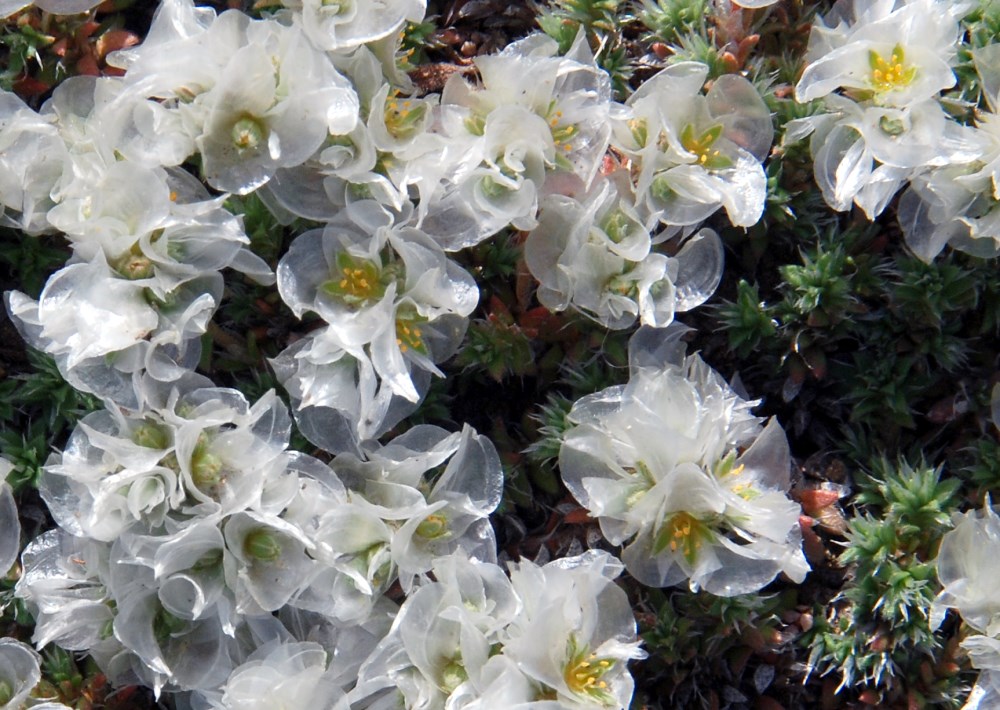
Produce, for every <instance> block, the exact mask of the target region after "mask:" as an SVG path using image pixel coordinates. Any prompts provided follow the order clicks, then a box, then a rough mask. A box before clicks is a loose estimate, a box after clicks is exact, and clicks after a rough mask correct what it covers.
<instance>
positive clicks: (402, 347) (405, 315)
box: [396, 311, 434, 522]
mask: <svg viewBox="0 0 1000 710" xmlns="http://www.w3.org/2000/svg"><path fill="white" fill-rule="evenodd" d="M426 322H427V319H426V318H424V317H423V316H421V315H420V314H418V313H417V312H415V311H412V312H402V311H401V312H399V313H397V314H396V345H398V346H399V351H400V352H402V353H405V352H406V351H407V350H413V351H415V352H418V353H420V354H421V355H427V343H425V342H424V339H423V331H422V330H421V328H420V324H421V323H426ZM431 517H434V516H429V517H428V520H429V519H430V518H431ZM425 522H426V521H425Z"/></svg>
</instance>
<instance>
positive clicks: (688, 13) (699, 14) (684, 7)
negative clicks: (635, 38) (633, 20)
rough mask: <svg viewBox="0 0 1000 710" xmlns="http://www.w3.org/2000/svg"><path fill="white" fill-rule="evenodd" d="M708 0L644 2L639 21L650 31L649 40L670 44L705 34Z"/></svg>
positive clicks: (646, 0) (653, 0)
mask: <svg viewBox="0 0 1000 710" xmlns="http://www.w3.org/2000/svg"><path fill="white" fill-rule="evenodd" d="M708 9H709V4H708V0H642V5H641V8H640V10H639V12H638V15H637V17H638V19H639V21H640V22H642V24H643V25H645V26H646V29H648V30H649V36H648V37H647V39H656V40H659V41H661V42H667V43H668V44H675V43H678V42H679V41H680V39H681V37H683V36H685V35H690V34H701V33H704V32H705V18H706V17H708Z"/></svg>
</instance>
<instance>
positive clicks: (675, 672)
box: [638, 589, 795, 708]
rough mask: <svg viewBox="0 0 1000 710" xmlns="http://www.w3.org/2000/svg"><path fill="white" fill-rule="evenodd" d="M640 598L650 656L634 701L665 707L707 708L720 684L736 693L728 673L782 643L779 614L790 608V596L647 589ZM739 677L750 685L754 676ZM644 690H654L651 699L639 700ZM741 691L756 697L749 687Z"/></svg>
mask: <svg viewBox="0 0 1000 710" xmlns="http://www.w3.org/2000/svg"><path fill="white" fill-rule="evenodd" d="M643 595H644V599H643V600H642V602H641V603H640V607H648V608H649V609H650V612H649V613H648V614H645V615H643V616H642V618H644V619H645V621H644V622H643V624H642V625H641V628H640V631H641V635H642V639H643V642H644V644H645V648H646V650H647V651H648V652H649V654H650V658H649V660H648V661H647V662H646V666H645V667H644V668H643V672H644V673H646V674H648V676H649V677H648V678H647V679H644V681H643V682H641V683H640V684H639V686H638V687H639V692H640V695H639V698H641V699H643V700H645V701H646V702H649V703H650V704H651V705H650V706H651V707H664V708H666V707H708V706H710V705H712V700H711V698H712V696H713V694H714V693H716V692H718V691H719V690H721V689H722V688H723V687H724V686H727V685H728V686H730V687H733V689H734V690H735V687H734V686H736V685H739V681H736V680H734V678H735V677H738V674H736V673H734V672H733V669H734V668H743V667H745V666H746V665H748V662H749V661H750V659H751V656H752V654H753V653H754V652H755V651H757V652H761V653H764V652H766V650H768V649H769V647H770V646H772V645H773V644H776V643H780V642H781V634H780V632H779V628H780V627H781V622H780V618H779V617H780V614H781V613H782V612H783V611H786V610H788V609H790V608H792V607H793V606H794V605H795V594H794V593H786V594H775V595H763V594H744V595H740V596H735V597H717V596H714V595H712V594H708V593H705V592H690V591H685V590H675V591H670V590H659V589H648V590H644V592H643ZM744 675H745V676H746V681H748V685H749V682H750V681H751V679H752V678H753V674H752V673H750V674H744ZM643 687H645V688H647V689H652V688H655V691H654V692H655V695H653V696H651V697H646V698H643V697H642V688H643ZM743 690H744V691H745V695H755V694H756V691H755V690H754V689H753V687H752V686H750V687H744V689H743ZM656 695H659V697H656ZM652 703H659V704H658V705H652ZM641 706H642V705H640V707H641Z"/></svg>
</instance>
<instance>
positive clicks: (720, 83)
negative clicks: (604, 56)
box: [613, 62, 773, 227]
mask: <svg viewBox="0 0 1000 710" xmlns="http://www.w3.org/2000/svg"><path fill="white" fill-rule="evenodd" d="M707 76H708V67H706V66H705V65H704V64H699V63H697V62H681V63H678V64H674V65H672V66H670V67H668V68H667V69H664V70H663V71H661V72H660V73H659V74H657V75H656V76H654V77H652V78H651V79H649V80H648V81H646V82H645V83H644V84H643V85H642V86H641V87H640V88H639V89H638V90H637V91H636V92H635V93H634V94H633V95H632V96H630V97H629V99H628V102H627V106H628V108H629V109H630V112H631V113H630V115H629V116H628V118H627V120H617V121H615V122H614V123H613V127H614V131H615V135H614V141H613V142H614V144H615V145H616V147H618V148H620V149H621V150H622V151H623V152H625V154H626V155H628V156H630V157H631V158H632V159H633V160H634V161H636V162H637V164H638V168H639V174H638V178H637V181H636V186H635V193H636V200H637V204H638V205H641V206H642V208H643V209H644V210H645V212H644V214H645V215H648V217H649V219H651V220H657V219H658V220H660V221H662V222H663V223H664V224H667V225H672V226H675V227H685V226H690V225H696V224H698V223H700V222H702V221H703V220H705V219H706V218H708V217H709V216H710V215H711V214H712V213H714V212H715V211H716V210H717V209H719V208H720V207H725V208H726V213H727V214H728V216H729V220H730V221H731V222H732V223H733V224H734V225H736V226H740V227H749V226H751V225H753V224H755V223H756V222H757V220H759V219H760V216H761V214H762V213H763V210H764V198H765V196H766V188H767V179H766V177H765V175H764V168H763V167H762V165H761V160H762V159H763V158H764V157H765V156H766V154H767V151H768V149H769V148H770V145H771V138H772V136H773V128H772V126H771V118H770V112H769V111H768V109H767V106H766V104H764V101H763V99H761V97H760V95H759V94H758V93H757V90H756V89H755V88H754V87H753V85H752V84H750V82H748V81H747V80H746V79H744V78H742V77H738V76H734V75H728V74H727V75H724V76H721V77H719V78H718V79H716V80H715V82H713V84H712V88H711V89H709V90H708V92H707V93H706V94H705V95H702V93H701V90H702V87H703V85H704V83H705V79H706V78H707Z"/></svg>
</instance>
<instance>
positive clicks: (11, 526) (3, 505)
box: [0, 458, 21, 572]
mask: <svg viewBox="0 0 1000 710" xmlns="http://www.w3.org/2000/svg"><path fill="white" fill-rule="evenodd" d="M13 470H14V465H13V464H12V463H11V462H10V461H8V460H7V459H5V458H0V571H4V572H6V571H7V570H9V569H10V568H11V566H12V565H13V564H14V563H15V562H17V556H18V554H20V552H21V521H20V520H19V519H18V517H17V503H16V502H15V501H14V494H13V493H12V492H11V489H10V484H9V483H7V480H6V479H7V477H8V476H9V475H10V473H11V471H13Z"/></svg>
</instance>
